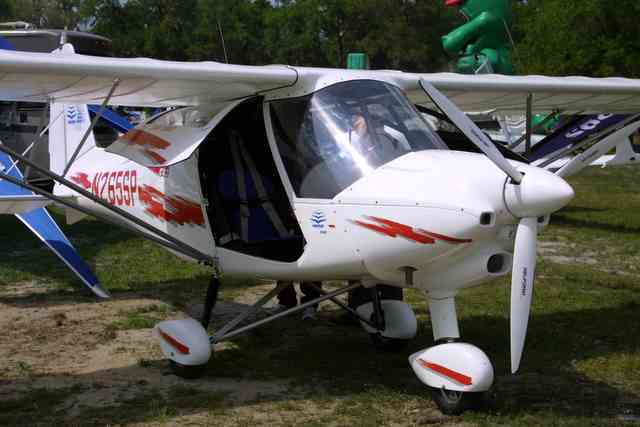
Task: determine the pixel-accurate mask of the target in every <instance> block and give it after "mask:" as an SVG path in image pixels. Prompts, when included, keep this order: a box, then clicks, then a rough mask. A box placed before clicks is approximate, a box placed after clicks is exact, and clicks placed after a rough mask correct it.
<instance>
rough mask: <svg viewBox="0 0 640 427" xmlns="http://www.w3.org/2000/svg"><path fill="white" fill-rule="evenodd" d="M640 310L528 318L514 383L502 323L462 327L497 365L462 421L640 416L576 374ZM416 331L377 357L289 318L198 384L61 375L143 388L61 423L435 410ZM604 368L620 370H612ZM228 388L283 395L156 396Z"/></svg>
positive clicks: (356, 332) (355, 337)
mask: <svg viewBox="0 0 640 427" xmlns="http://www.w3.org/2000/svg"><path fill="white" fill-rule="evenodd" d="M223 305H224V306H225V307H224V308H225V309H224V310H217V312H214V318H213V322H214V327H220V326H221V325H222V323H223V322H222V321H223V320H225V321H226V320H228V318H229V316H231V315H233V314H236V313H237V312H239V311H241V310H243V309H246V308H247V306H246V305H244V304H239V303H236V302H231V303H226V304H223ZM219 308H221V307H219ZM639 308H640V307H639V306H638V305H637V304H628V305H624V306H622V307H616V308H608V309H593V310H578V311H565V312H556V313H553V314H547V315H544V314H543V315H538V316H534V317H532V319H531V321H530V326H529V335H528V338H527V347H526V351H525V355H524V359H523V363H522V366H521V374H519V375H517V376H511V375H510V374H509V372H508V334H507V327H508V325H507V320H506V319H505V318H503V317H496V316H473V317H468V318H464V319H462V321H461V328H462V330H463V332H464V336H465V338H466V340H468V341H470V342H473V343H475V344H477V345H478V346H479V347H481V348H482V349H483V350H485V351H486V352H487V354H488V355H489V357H490V358H491V359H492V360H493V362H494V365H495V367H496V377H497V379H496V386H495V389H494V395H493V399H492V404H491V406H490V408H489V410H488V412H486V413H483V414H469V415H468V416H469V417H471V418H473V417H493V416H499V417H511V419H514V418H518V417H527V416H532V415H536V414H537V413H539V414H544V416H549V414H552V415H557V416H562V417H605V418H611V417H616V416H618V415H620V414H623V413H626V414H634V415H640V396H638V395H636V394H634V393H629V392H625V391H624V387H623V386H621V387H617V386H615V381H608V383H605V382H604V381H601V380H599V379H594V378H589V377H587V376H586V375H584V374H582V373H581V372H580V371H579V370H578V369H577V368H576V366H577V365H579V364H580V362H582V361H588V360H593V359H596V358H598V357H601V356H612V355H615V354H623V353H629V352H637V351H638V350H639V343H640V326H638V325H637V324H635V325H632V322H630V319H633V318H634V316H636V315H637V313H638V309H639ZM420 326H421V329H420V333H419V335H418V337H417V338H416V339H415V340H414V341H413V342H411V343H410V345H409V347H408V348H407V349H406V350H404V351H402V352H400V353H380V352H377V351H376V350H374V349H373V347H372V345H371V343H370V342H369V338H368V337H367V336H366V334H365V333H363V331H362V330H361V329H360V328H359V327H358V326H356V325H353V326H349V325H345V324H344V322H343V321H342V318H341V314H340V312H337V311H328V310H324V311H322V312H321V316H320V319H319V320H318V321H316V322H311V323H309V322H302V323H301V322H299V320H298V318H297V317H295V316H294V317H290V318H288V319H282V320H278V321H276V322H274V323H272V324H270V325H269V326H266V327H262V328H258V329H256V330H254V331H252V332H250V333H248V334H245V335H242V336H239V337H237V338H236V339H233V340H232V343H231V345H229V346H227V347H226V348H223V349H218V351H216V353H215V355H214V357H213V358H212V359H211V361H210V363H209V365H208V369H207V371H206V373H205V376H204V378H202V379H199V380H196V381H186V380H181V379H178V378H176V377H174V376H173V375H170V374H169V370H168V367H167V364H166V362H163V361H152V362H150V363H147V364H145V365H144V367H141V365H140V364H136V365H131V366H127V367H123V368H118V369H110V370H103V371H97V372H92V373H89V374H81V375H71V376H65V377H66V378H67V379H68V380H70V381H71V382H72V383H74V384H75V386H76V387H78V386H82V387H85V388H84V389H83V390H84V392H86V389H87V388H89V389H91V388H92V387H94V386H95V384H98V385H99V384H100V382H101V381H104V379H105V378H116V379H118V380H117V381H120V382H122V387H123V389H126V388H127V384H130V385H132V386H133V385H135V384H145V386H144V387H142V388H141V390H142V391H141V393H142V394H141V395H139V396H136V397H135V398H128V399H126V398H123V399H122V400H120V401H118V403H117V404H116V405H114V406H113V407H112V408H103V409H101V410H100V411H96V410H87V411H82V412H81V413H80V415H79V416H78V418H75V419H69V418H68V417H66V416H64V414H61V415H60V417H62V418H61V419H64V420H65V421H74V420H79V419H82V420H83V423H88V424H101V425H102V424H120V423H123V422H127V423H129V422H150V421H152V420H155V419H157V417H158V416H159V415H158V414H159V411H160V412H162V413H164V414H165V415H167V414H168V415H171V416H174V415H187V414H197V413H202V412H210V411H216V410H225V409H229V408H233V407H236V406H247V407H248V406H250V405H252V404H254V403H257V402H272V403H277V402H295V401H296V400H298V399H309V398H310V399H314V398H317V399H319V400H320V401H322V402H326V401H328V400H331V401H337V400H336V399H339V401H341V402H343V401H345V400H346V401H347V402H353V404H354V405H360V407H361V408H362V407H367V405H370V407H371V408H375V407H381V408H383V410H384V411H390V412H391V413H393V405H395V404H397V403H398V402H396V400H397V399H400V400H402V401H406V400H407V399H418V400H419V401H420V402H422V403H421V405H422V406H424V407H425V408H431V409H433V404H432V403H430V402H429V401H428V391H427V390H426V388H425V387H424V385H422V384H421V383H420V382H419V381H418V380H417V379H416V378H415V376H414V374H413V372H412V371H411V369H410V368H409V366H408V363H407V356H408V354H410V353H412V352H413V351H417V350H419V349H422V348H425V347H428V346H431V345H432V344H433V343H432V339H431V333H430V325H429V324H428V322H427V323H425V322H422V324H421V325H420ZM610 369H625V367H624V366H612V367H610ZM605 376H606V375H605ZM44 378H45V379H46V378H50V377H46V376H45V377H44ZM233 381H236V382H237V383H236V385H237V387H238V388H239V389H242V388H243V387H250V385H248V384H246V382H247V381H263V382H265V383H269V382H273V383H280V384H282V383H284V384H286V385H287V386H286V389H287V391H286V392H285V393H274V394H269V393H263V394H258V395H256V396H254V397H253V398H251V399H248V400H247V399H244V400H242V399H241V400H237V399H224V398H220V395H219V394H218V395H217V396H218V397H217V398H216V399H213V397H211V396H210V393H209V394H206V393H205V394H203V395H201V396H200V398H198V395H197V393H196V392H194V394H193V398H192V399H190V398H188V397H185V396H184V394H185V392H183V393H182V396H181V397H180V398H178V397H175V398H171V397H167V396H165V395H163V394H162V390H165V391H166V390H168V389H169V388H170V387H175V386H176V385H181V386H183V387H186V388H190V387H196V388H198V389H200V390H202V389H203V388H204V389H209V390H211V389H216V385H221V384H229V382H233ZM243 381H244V382H243ZM99 387H103V386H100V385H99ZM216 390H218V392H220V391H224V390H222V389H216ZM318 390H322V394H323V397H318ZM235 391H236V392H237V391H238V390H235ZM233 392H234V390H233V387H232V390H231V391H229V390H227V391H225V393H233ZM165 394H166V393H165ZM187 394H188V395H190V394H189V393H187ZM163 396H164V397H163ZM207 396H209V397H207ZM363 405H364V406H363ZM384 408H386V409H384ZM36 415H37V414H35V415H33V416H36ZM465 417H466V416H465ZM465 417H463V418H462V420H464V419H465Z"/></svg>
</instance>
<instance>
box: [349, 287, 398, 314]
mask: <svg viewBox="0 0 640 427" xmlns="http://www.w3.org/2000/svg"><path fill="white" fill-rule="evenodd" d="M377 288H378V291H379V293H380V299H393V300H398V301H403V300H404V297H403V292H402V288H397V287H395V286H388V285H377ZM368 302H371V290H370V289H367V288H363V287H362V286H361V287H359V288H356V289H354V290H353V291H351V292H349V307H351V308H353V309H354V310H355V309H356V308H358V307H360V306H361V305H363V304H366V303H368Z"/></svg>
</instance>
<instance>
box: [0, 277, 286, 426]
mask: <svg viewBox="0 0 640 427" xmlns="http://www.w3.org/2000/svg"><path fill="white" fill-rule="evenodd" d="M44 293H46V290H45V289H44V288H43V287H41V286H34V285H32V284H29V283H18V284H16V285H15V286H12V287H7V288H4V289H3V292H2V296H1V298H0V330H2V331H3V337H2V339H1V340H0V360H2V364H1V365H0V402H2V401H3V400H4V401H8V400H11V401H19V400H20V399H22V398H28V397H29V396H30V395H31V394H33V391H34V390H47V391H55V390H60V391H61V393H62V392H64V394H66V397H65V398H64V399H63V400H62V401H61V402H60V403H58V404H57V405H56V406H55V407H54V408H52V409H53V410H54V411H55V412H56V413H58V414H59V415H60V416H61V417H62V418H61V419H66V420H74V419H77V417H79V416H82V415H83V413H84V412H86V411H87V410H89V411H90V410H100V409H104V408H111V407H114V406H118V404H119V403H121V402H127V401H135V400H136V399H137V398H145V397H146V396H149V395H150V394H153V395H160V396H164V397H167V396H169V395H170V394H171V393H172V392H174V391H175V389H176V387H181V386H184V384H185V382H184V380H182V379H180V378H178V377H176V376H174V375H171V374H170V372H169V368H168V365H167V363H166V361H165V360H164V357H163V356H162V353H161V352H160V349H159V346H158V345H157V343H156V340H155V338H153V337H152V329H151V328H139V329H138V328H131V329H128V325H127V324H126V323H124V324H120V325H118V323H117V322H116V323H115V327H114V319H118V318H122V317H123V315H125V317H126V314H127V313H138V312H142V313H145V312H149V313H154V312H158V311H159V312H160V313H161V317H163V318H180V317H184V316H185V314H184V313H180V312H175V311H171V310H168V309H167V307H168V306H167V305H166V303H165V302H163V301H161V300H157V299H151V298H136V297H133V298H130V297H129V296H122V297H116V298H114V299H112V300H109V301H95V300H93V299H92V298H90V297H87V298H81V299H82V300H84V301H83V302H79V301H78V298H77V296H76V295H74V294H73V293H71V292H67V293H66V294H68V296H65V295H64V294H62V295H61V294H60V293H56V295H55V296H53V297H52V296H51V295H47V298H46V299H43V298H41V297H42V296H44ZM249 295H253V293H252V292H251V293H249ZM245 299H247V298H245ZM248 299H249V300H250V299H252V298H251V297H250V296H249V297H248ZM242 307H245V305H244V304H241V303H236V302H221V303H220V304H219V305H218V306H217V307H216V310H215V315H216V319H218V320H220V319H224V318H228V317H230V316H232V315H234V314H236V313H237V312H238V310H239V309H240V308H242ZM191 309H192V310H193V311H198V310H199V309H200V307H199V306H197V305H194V306H193V307H191ZM222 345H223V344H221V346H222ZM188 388H189V392H193V391H202V392H203V393H209V394H212V393H221V394H222V395H224V399H225V400H226V401H231V402H232V403H236V404H241V403H244V402H253V401H256V400H258V398H265V397H269V396H278V395H280V394H282V393H284V392H285V391H286V390H287V387H286V385H285V384H284V383H280V382H278V381H252V380H249V379H247V380H244V379H237V380H234V379H228V378H223V379H219V378H218V379H215V380H212V379H209V380H207V379H204V380H198V381H191V382H189V383H188ZM70 390H71V392H69V391H70ZM238 406H240V407H241V406H242V405H238ZM199 416H200V415H198V414H194V415H192V416H191V417H195V418H198V417H199ZM188 418H189V417H187V419H184V420H182V421H181V423H182V422H186V423H188Z"/></svg>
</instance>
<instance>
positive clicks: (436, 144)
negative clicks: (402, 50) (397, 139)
mask: <svg viewBox="0 0 640 427" xmlns="http://www.w3.org/2000/svg"><path fill="white" fill-rule="evenodd" d="M357 82H365V83H366V82H368V83H369V84H371V83H376V84H380V85H381V86H386V87H387V88H389V89H390V92H395V93H394V96H400V97H402V98H403V99H402V100H400V103H399V104H398V105H400V104H401V103H404V104H405V105H404V106H405V107H408V108H409V109H410V110H411V112H412V115H413V117H410V118H411V119H412V120H414V119H415V120H417V121H418V122H419V125H418V127H421V128H422V129H423V132H426V133H427V134H429V136H430V138H429V140H428V142H425V145H426V144H429V145H431V146H433V148H425V149H438V150H449V147H448V146H447V145H446V143H444V141H442V139H441V138H440V137H439V135H438V134H437V133H436V132H435V131H434V130H433V129H432V128H431V127H430V126H429V124H428V123H427V121H426V120H425V118H424V116H423V115H422V113H421V112H420V111H419V110H418V109H417V108H416V107H415V105H414V104H413V103H412V102H411V101H410V100H409V99H408V98H407V96H406V94H405V93H404V91H403V90H402V89H401V88H399V87H398V86H396V85H394V84H392V83H389V82H387V81H383V80H376V79H353V80H347V81H341V82H336V83H333V84H331V85H328V86H324V87H322V88H321V89H318V90H316V91H314V92H312V93H307V94H305V95H302V96H295V97H284V98H278V99H269V100H266V99H265V101H264V104H265V105H264V108H263V114H264V120H265V127H266V129H267V136H268V140H269V147H270V149H271V153H272V155H273V157H274V160H275V163H276V166H277V168H278V172H279V173H280V176H281V179H282V182H283V184H284V187H285V189H286V192H287V194H288V196H289V199H290V200H291V202H292V203H293V202H294V201H299V200H304V201H313V202H314V203H332V201H333V199H334V197H335V195H337V194H339V193H340V192H341V191H343V190H344V189H346V188H349V187H350V186H351V185H353V184H354V183H355V182H357V181H359V180H360V179H362V178H364V177H365V176H367V175H368V174H369V173H371V172H373V171H375V170H377V169H379V168H380V167H382V166H384V165H386V164H388V163H390V162H392V161H394V160H396V159H397V158H399V157H402V156H404V155H406V154H408V153H411V152H416V151H423V150H421V149H420V148H419V147H418V148H416V147H414V146H413V145H412V144H409V145H410V148H411V149H410V150H408V151H407V152H406V153H402V154H401V155H399V156H397V157H395V158H392V159H390V160H388V161H385V162H383V163H381V164H378V165H375V166H374V167H372V168H370V169H371V170H370V171H368V173H367V174H362V175H361V176H360V177H358V178H357V179H355V180H354V181H353V182H351V183H350V184H349V185H347V186H346V187H344V188H343V189H342V190H341V191H340V192H338V193H337V194H335V195H333V196H328V197H311V196H304V195H300V194H298V192H297V191H296V190H295V189H294V185H293V183H292V177H291V176H290V175H289V170H288V168H287V167H286V166H285V162H284V159H283V155H282V152H281V147H280V144H279V142H278V138H279V137H278V136H277V135H276V131H275V129H274V127H275V125H274V122H273V119H274V117H273V114H274V104H275V103H278V102H286V101H291V102H295V101H300V102H305V99H306V102H307V104H311V101H312V100H313V99H314V96H315V95H316V94H317V93H319V92H321V91H325V90H327V89H329V88H332V87H334V86H337V85H345V84H354V83H357ZM365 98H366V96H363V99H365ZM358 104H362V105H367V103H365V102H358ZM364 118H365V120H367V118H368V116H367V115H365V117H364ZM302 123H303V122H300V126H302ZM368 124H369V123H368ZM369 126H370V124H369ZM404 126H405V127H406V124H405V125H404ZM279 132H280V133H282V132H281V131H279ZM349 151H352V150H349Z"/></svg>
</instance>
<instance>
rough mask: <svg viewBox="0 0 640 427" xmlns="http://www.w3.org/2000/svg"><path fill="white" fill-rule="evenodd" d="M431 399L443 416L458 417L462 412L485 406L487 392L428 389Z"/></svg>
mask: <svg viewBox="0 0 640 427" xmlns="http://www.w3.org/2000/svg"><path fill="white" fill-rule="evenodd" d="M429 390H430V391H431V397H432V398H433V401H434V402H435V403H436V405H437V406H438V409H440V411H441V412H442V413H443V414H445V415H460V414H462V413H463V412H464V411H468V410H476V409H481V408H483V407H484V406H486V403H487V398H488V392H463V391H455V390H447V389H445V388H444V387H443V388H434V387H429Z"/></svg>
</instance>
